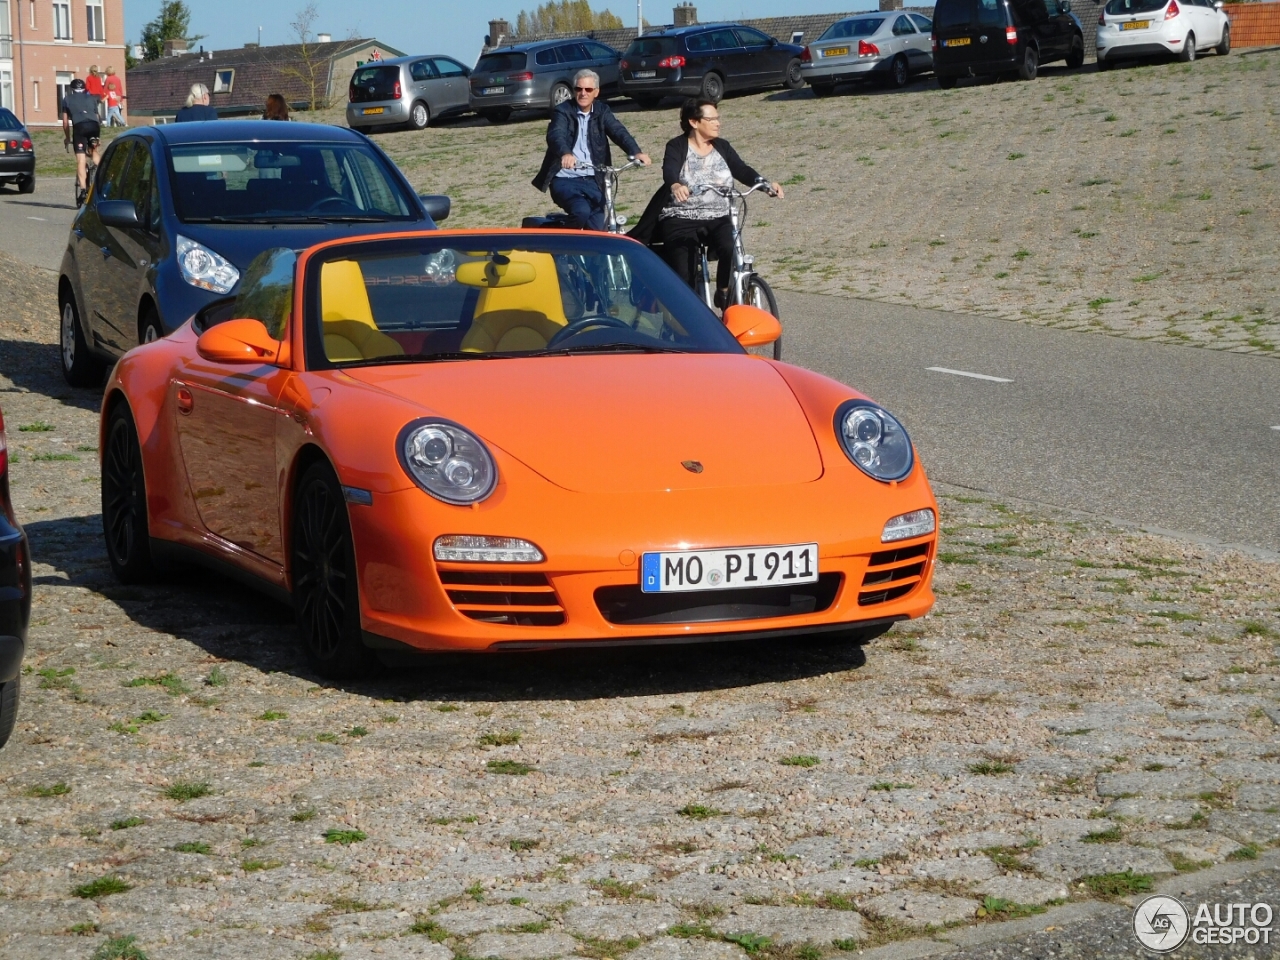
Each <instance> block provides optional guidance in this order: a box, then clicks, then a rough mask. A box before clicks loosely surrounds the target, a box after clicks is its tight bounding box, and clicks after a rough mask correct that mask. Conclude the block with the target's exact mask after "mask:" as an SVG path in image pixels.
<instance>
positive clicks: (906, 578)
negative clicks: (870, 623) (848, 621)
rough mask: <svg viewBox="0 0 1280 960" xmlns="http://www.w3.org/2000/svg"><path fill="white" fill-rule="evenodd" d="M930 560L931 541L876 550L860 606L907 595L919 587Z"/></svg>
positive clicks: (859, 600) (864, 581) (863, 588)
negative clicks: (892, 548) (929, 542)
mask: <svg viewBox="0 0 1280 960" xmlns="http://www.w3.org/2000/svg"><path fill="white" fill-rule="evenodd" d="M928 562H929V544H927V543H920V544H916V545H915V546H913V547H899V548H898V549H896V550H882V551H880V552H879V553H873V554H872V555H871V560H870V562H869V563H868V564H867V572H866V574H865V575H864V576H863V578H862V589H861V590H859V591H858V606H860V607H869V606H871V605H873V604H876V603H888V602H889V601H890V600H897V599H898V597H903V596H906V595H907V594H908V593H910V592H911V591H912V590H914V589H915V588H916V584H918V583H919V582H920V581H921V579H922V578H923V576H924V568H925V564H926V563H928Z"/></svg>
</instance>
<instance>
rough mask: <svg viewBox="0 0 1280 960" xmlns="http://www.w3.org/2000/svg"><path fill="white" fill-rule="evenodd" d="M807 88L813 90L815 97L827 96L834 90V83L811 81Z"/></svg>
mask: <svg viewBox="0 0 1280 960" xmlns="http://www.w3.org/2000/svg"><path fill="white" fill-rule="evenodd" d="M809 89H810V90H812V91H813V95H814V96H815V97H829V96H831V95H832V94H833V93H835V92H836V85H835V84H834V83H811V84H809Z"/></svg>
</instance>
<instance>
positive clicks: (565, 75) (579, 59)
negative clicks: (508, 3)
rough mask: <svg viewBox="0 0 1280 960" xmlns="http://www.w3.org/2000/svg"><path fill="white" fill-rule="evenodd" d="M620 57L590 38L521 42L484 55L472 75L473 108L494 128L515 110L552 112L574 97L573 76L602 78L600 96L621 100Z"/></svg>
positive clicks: (609, 48)
mask: <svg viewBox="0 0 1280 960" xmlns="http://www.w3.org/2000/svg"><path fill="white" fill-rule="evenodd" d="M620 57H621V54H619V53H618V51H617V50H615V49H613V47H608V46H605V45H604V44H603V43H599V42H597V41H595V40H591V39H589V38H588V37H572V38H569V39H565V40H543V41H540V42H538V43H518V44H514V45H513V46H510V47H500V48H499V49H497V50H491V51H489V52H488V53H485V54H482V55H481V56H480V59H479V60H477V61H476V65H475V68H474V69H473V70H472V71H471V109H472V110H474V111H475V112H476V113H478V114H480V116H482V117H484V118H485V119H486V120H489V121H490V122H491V123H505V122H506V121H507V120H508V119H509V118H510V116H511V113H512V111H514V110H538V111H550V110H552V109H553V108H554V107H556V106H559V105H560V104H561V103H564V101H566V100H568V99H569V98H570V97H571V96H573V90H572V89H571V88H572V87H573V75H574V74H575V73H577V72H578V71H579V70H582V69H584V68H586V69H589V70H594V71H595V72H596V73H598V74H599V75H600V96H601V97H604V98H605V99H606V100H607V99H608V98H609V97H616V96H617V95H618V60H619V59H620Z"/></svg>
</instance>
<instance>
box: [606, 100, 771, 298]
mask: <svg viewBox="0 0 1280 960" xmlns="http://www.w3.org/2000/svg"><path fill="white" fill-rule="evenodd" d="M680 129H681V130H683V131H684V132H683V133H682V134H681V135H680V136H678V137H675V138H673V139H672V140H669V141H668V142H667V149H666V154H665V155H664V156H663V159H662V187H661V188H659V190H658V193H657V194H656V195H655V196H654V198H653V199H652V200H650V201H649V206H648V208H646V210H645V212H644V215H643V216H642V217H641V218H640V222H639V223H638V224H637V225H636V228H635V229H634V230H632V231H631V236H632V237H635V238H636V239H638V240H642V241H646V242H648V241H649V240H650V239H652V240H659V241H661V242H662V257H663V259H664V260H666V261H667V264H668V265H669V266H670V267H671V269H672V270H674V271H675V272H676V273H678V274H679V275H680V278H681V279H682V280H684V282H685V283H687V284H689V285H690V286H693V285H694V279H695V276H696V274H697V268H696V266H695V265H696V263H697V261H698V250H699V247H700V246H701V245H702V244H706V245H707V246H708V247H710V248H711V251H712V252H713V253H714V255H715V258H716V259H717V260H718V261H719V264H718V265H717V267H716V294H715V303H716V306H718V307H721V308H723V307H724V306H726V305H727V303H728V293H729V275H730V273H731V271H732V270H733V230H732V229H731V227H730V224H729V198H728V197H724V196H721V195H720V194H718V193H713V192H711V191H706V192H703V191H701V190H700V188H701V187H704V186H717V187H728V186H731V185H732V184H733V181H734V180H738V181H740V182H742V183H749V184H755V183H759V182H762V181H763V180H764V177H762V176H760V174H758V173H757V172H756V171H755V170H753V169H752V168H751V167H749V166H747V164H746V163H744V162H743V160H742V158H741V157H739V156H738V152H737V151H736V150H734V149H733V147H731V146H730V145H729V142H728V141H727V140H724V139H722V138H721V136H720V111H719V109H718V108H717V107H716V104H715V103H714V102H712V101H711V100H697V99H689V100H686V101H685V102H684V106H683V107H681V109H680ZM769 188H770V191H771V192H772V193H774V194H775V195H777V196H779V197H781V196H782V195H783V194H782V187H781V185H779V184H777V183H772V184H770V185H769ZM655 219H656V223H655Z"/></svg>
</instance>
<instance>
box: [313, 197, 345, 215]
mask: <svg viewBox="0 0 1280 960" xmlns="http://www.w3.org/2000/svg"><path fill="white" fill-rule="evenodd" d="M330 204H341V205H342V206H344V207H350V206H351V205H352V203H351V201H350V200H348V199H347V198H346V197H321V198H320V199H319V200H317V201H316V202H315V203H313V204H312V205H311V206H309V207H307V213H319V212H320V211H321V210H323V209H324V208H325V207H327V206H329V205H330Z"/></svg>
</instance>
